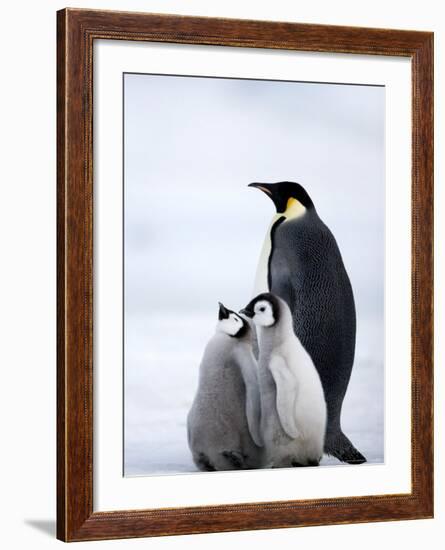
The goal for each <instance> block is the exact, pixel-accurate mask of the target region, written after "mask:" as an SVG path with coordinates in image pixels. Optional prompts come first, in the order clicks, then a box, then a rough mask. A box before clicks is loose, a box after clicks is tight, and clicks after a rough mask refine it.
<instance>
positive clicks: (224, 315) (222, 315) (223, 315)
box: [218, 302, 229, 321]
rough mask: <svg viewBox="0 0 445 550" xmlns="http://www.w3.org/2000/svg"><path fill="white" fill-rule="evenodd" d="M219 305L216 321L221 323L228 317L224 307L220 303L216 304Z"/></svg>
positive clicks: (227, 311)
mask: <svg viewBox="0 0 445 550" xmlns="http://www.w3.org/2000/svg"><path fill="white" fill-rule="evenodd" d="M218 304H219V312H218V319H219V320H220V321H222V320H223V319H227V318H228V317H229V310H228V309H227V308H226V307H224V305H223V304H222V303H221V302H218Z"/></svg>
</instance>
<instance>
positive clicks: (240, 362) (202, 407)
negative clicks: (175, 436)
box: [187, 304, 262, 471]
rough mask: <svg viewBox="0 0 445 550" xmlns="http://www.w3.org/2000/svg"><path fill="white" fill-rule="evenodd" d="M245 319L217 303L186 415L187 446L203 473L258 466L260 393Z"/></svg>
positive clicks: (260, 440) (260, 444) (259, 454)
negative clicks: (212, 330) (214, 323)
mask: <svg viewBox="0 0 445 550" xmlns="http://www.w3.org/2000/svg"><path fill="white" fill-rule="evenodd" d="M250 338H251V329H250V326H249V323H248V321H247V320H245V319H243V318H242V317H241V316H240V315H238V314H237V313H235V312H234V311H231V310H229V309H227V308H226V307H224V305H223V304H220V305H219V314H218V323H217V326H216V333H215V334H214V336H213V337H212V338H211V339H210V341H209V342H208V344H207V346H206V349H205V351H204V356H203V359H202V361H201V365H200V370H199V385H198V391H197V393H196V396H195V399H194V401H193V405H192V408H191V409H190V412H189V414H188V417H187V434H188V444H189V447H190V450H191V451H192V455H193V460H194V462H195V464H196V466H197V467H198V468H199V469H200V470H203V471H211V470H233V469H251V468H259V467H260V465H261V454H262V449H261V447H262V439H261V435H260V414H261V409H260V394H259V387H258V375H257V365H256V361H255V359H254V357H253V353H252V346H251V340H250Z"/></svg>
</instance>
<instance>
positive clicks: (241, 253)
mask: <svg viewBox="0 0 445 550" xmlns="http://www.w3.org/2000/svg"><path fill="white" fill-rule="evenodd" d="M123 78H124V82H123V85H124V182H123V194H124V365H123V369H124V434H123V437H124V475H125V476H143V475H161V474H179V473H194V472H211V471H220V470H229V471H230V470H238V469H253V468H280V467H286V468H291V467H316V466H320V467H324V466H327V465H328V466H335V465H340V464H343V465H350V466H349V467H363V466H362V465H363V464H366V463H383V462H384V246H385V234H384V220H385V179H384V176H385V157H384V147H385V142H384V137H385V127H384V113H385V88H384V87H382V86H361V85H354V84H330V83H312V82H287V81H269V80H244V79H227V78H207V77H199V76H170V75H149V74H124V77H123Z"/></svg>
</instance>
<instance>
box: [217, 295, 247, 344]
mask: <svg viewBox="0 0 445 550" xmlns="http://www.w3.org/2000/svg"><path fill="white" fill-rule="evenodd" d="M218 303H219V311H218V324H217V325H216V329H217V331H218V332H222V333H224V334H227V335H228V336H232V337H234V338H241V337H243V336H245V335H246V334H247V333H248V331H249V324H248V322H247V321H246V320H245V319H243V318H242V317H241V316H240V315H238V313H235V312H234V311H232V310H230V309H227V308H226V307H225V306H224V305H223V304H222V303H221V302H218Z"/></svg>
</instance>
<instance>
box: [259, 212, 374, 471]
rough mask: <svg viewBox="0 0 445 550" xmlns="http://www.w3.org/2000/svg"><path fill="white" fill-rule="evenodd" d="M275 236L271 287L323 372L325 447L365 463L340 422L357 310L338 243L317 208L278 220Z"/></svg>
mask: <svg viewBox="0 0 445 550" xmlns="http://www.w3.org/2000/svg"><path fill="white" fill-rule="evenodd" d="M272 239H273V240H272V246H271V255H270V259H269V270H268V283H269V288H270V292H272V293H274V294H277V295H278V296H280V298H282V299H283V300H284V301H285V302H286V303H287V304H288V306H289V307H290V309H291V311H292V317H293V326H294V332H295V334H296V336H297V337H298V338H299V340H300V341H301V343H302V344H303V346H304V348H305V349H306V351H307V352H308V353H309V355H310V356H311V359H312V361H313V362H314V365H315V367H316V368H317V371H318V373H319V375H320V379H321V382H322V385H323V389H324V393H325V398H326V405H327V410H328V425H327V429H326V439H325V452H326V453H327V454H329V455H332V456H335V457H336V458H338V459H339V460H341V461H342V462H347V463H350V464H361V463H363V462H366V458H365V457H364V456H363V455H362V454H361V453H360V452H359V451H358V450H357V449H356V448H355V447H354V446H353V444H352V443H351V442H350V441H349V439H348V438H347V437H346V436H345V435H344V433H343V432H342V430H341V425H340V415H341V407H342V404H343V399H344V396H345V393H346V389H347V387H348V383H349V379H350V376H351V370H352V366H353V363H354V353H355V333H356V314H355V304H354V297H353V293H352V287H351V283H350V281H349V277H348V275H347V273H346V269H345V267H344V264H343V260H342V257H341V254H340V250H339V248H338V245H337V242H336V240H335V238H334V236H333V235H332V233H331V231H330V230H329V228H328V227H327V226H326V225H325V224H324V223H323V222H322V220H320V218H319V217H318V215H317V213H316V212H315V210H314V211H308V212H307V213H306V215H305V216H304V217H302V218H299V219H295V220H290V221H288V222H286V223H283V224H280V226H279V227H277V228H276V231H275V232H274V234H273V237H272Z"/></svg>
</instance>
